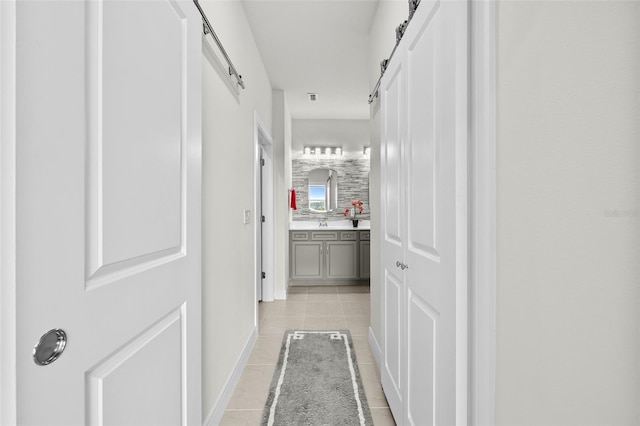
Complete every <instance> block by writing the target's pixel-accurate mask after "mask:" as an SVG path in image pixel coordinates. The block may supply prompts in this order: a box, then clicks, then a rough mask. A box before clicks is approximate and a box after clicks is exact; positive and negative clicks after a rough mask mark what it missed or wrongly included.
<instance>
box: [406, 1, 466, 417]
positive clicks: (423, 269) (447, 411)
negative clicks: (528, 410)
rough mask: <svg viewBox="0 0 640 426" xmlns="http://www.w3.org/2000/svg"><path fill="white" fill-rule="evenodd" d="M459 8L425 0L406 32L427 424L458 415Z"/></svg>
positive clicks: (410, 384) (412, 361)
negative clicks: (457, 163)
mask: <svg viewBox="0 0 640 426" xmlns="http://www.w3.org/2000/svg"><path fill="white" fill-rule="evenodd" d="M458 3H462V2H458ZM457 6H459V5H456V4H455V3H454V2H446V1H442V2H424V1H423V2H422V3H421V4H420V9H421V10H420V14H419V15H417V16H416V19H414V20H413V21H412V22H411V26H410V31H408V32H407V34H406V35H405V37H407V40H408V41H409V42H410V43H409V45H408V52H407V60H406V68H407V102H406V105H407V110H406V115H407V120H408V123H407V138H406V142H405V152H404V157H405V162H404V164H405V168H404V171H405V178H406V184H405V188H406V195H407V197H406V200H407V208H406V214H407V221H406V226H407V237H406V248H405V259H406V261H405V263H406V264H407V265H409V267H408V268H407V269H406V273H405V282H406V288H407V293H406V309H407V314H406V318H407V331H406V332H407V345H406V350H407V353H406V360H407V361H406V362H407V372H408V374H407V386H406V393H405V398H406V401H405V404H406V405H405V407H406V408H405V409H406V412H405V415H406V418H405V423H406V424H412V425H421V426H427V425H447V424H454V423H455V421H456V404H455V403H456V355H457V354H456V215H457V212H458V210H457V209H458V208H463V207H464V206H457V205H456V195H457V192H456V189H457V186H456V177H457V176H456V173H457V168H456V137H457V136H459V134H458V133H459V132H463V133H464V134H463V135H462V136H463V137H466V120H464V121H462V122H459V120H460V118H464V117H459V116H458V115H457V114H458V108H457V107H458V96H457V91H458V90H463V91H464V90H466V86H465V85H464V83H463V85H462V87H459V86H458V85H457V81H456V78H457V70H458V69H459V67H463V70H464V69H465V68H466V62H465V63H458V62H456V60H457V58H456V40H457V33H456V21H455V17H456V13H460V12H461V11H460V10H456V7H457ZM462 35H464V33H462Z"/></svg>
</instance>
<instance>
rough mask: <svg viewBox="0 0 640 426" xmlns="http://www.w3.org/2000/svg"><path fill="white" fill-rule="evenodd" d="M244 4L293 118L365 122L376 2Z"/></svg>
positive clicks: (257, 0) (264, 0)
mask: <svg viewBox="0 0 640 426" xmlns="http://www.w3.org/2000/svg"><path fill="white" fill-rule="evenodd" d="M243 5H244V9H245V11H246V14H247V18H248V20H249V25H250V26H251V29H252V31H253V36H254V38H255V40H256V44H257V45H258V50H259V51H260V54H261V56H262V61H263V63H264V65H265V68H266V70H267V74H268V76H269V79H270V80H271V85H272V87H273V88H274V89H282V90H284V91H285V93H286V96H287V101H288V104H289V108H290V111H291V116H292V118H294V119H300V118H305V119H368V118H369V105H368V103H367V99H368V96H369V82H368V78H369V75H370V70H369V69H368V67H369V62H368V56H369V53H368V52H369V28H370V27H371V23H372V21H373V18H374V16H375V13H376V9H377V7H378V0H321V1H318V0H284V1H272V0H244V1H243ZM307 93H317V94H318V100H317V101H315V102H311V101H309V99H308V96H307Z"/></svg>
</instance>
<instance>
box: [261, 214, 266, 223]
mask: <svg viewBox="0 0 640 426" xmlns="http://www.w3.org/2000/svg"><path fill="white" fill-rule="evenodd" d="M260 218H261V220H262V223H265V222H266V221H267V219H266V218H265V217H264V215H262V216H261V217H260Z"/></svg>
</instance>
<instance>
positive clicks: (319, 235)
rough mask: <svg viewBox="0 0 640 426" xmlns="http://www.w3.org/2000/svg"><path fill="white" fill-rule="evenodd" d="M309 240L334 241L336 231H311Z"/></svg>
mask: <svg viewBox="0 0 640 426" xmlns="http://www.w3.org/2000/svg"><path fill="white" fill-rule="evenodd" d="M311 239H312V240H314V241H327V240H330V241H336V240H337V239H338V233H337V232H336V231H311Z"/></svg>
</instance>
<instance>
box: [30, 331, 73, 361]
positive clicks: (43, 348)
mask: <svg viewBox="0 0 640 426" xmlns="http://www.w3.org/2000/svg"><path fill="white" fill-rule="evenodd" d="M66 345H67V333H65V332H64V330H61V329H59V328H54V329H53V330H49V331H47V332H46V333H45V334H43V335H42V337H41V338H40V341H39V342H38V343H37V344H36V345H35V347H34V348H33V362H35V363H36V364H38V365H49V364H51V363H52V362H53V361H55V360H56V359H58V358H60V355H62V352H64V348H65V346H66Z"/></svg>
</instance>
